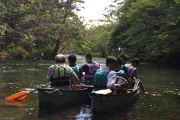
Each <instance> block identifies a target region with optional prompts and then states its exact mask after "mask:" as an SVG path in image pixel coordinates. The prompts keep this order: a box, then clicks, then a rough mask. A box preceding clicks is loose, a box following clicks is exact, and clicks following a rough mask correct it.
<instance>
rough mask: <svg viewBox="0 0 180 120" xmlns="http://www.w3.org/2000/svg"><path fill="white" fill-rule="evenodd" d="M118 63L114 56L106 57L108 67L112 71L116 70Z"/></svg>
mask: <svg viewBox="0 0 180 120" xmlns="http://www.w3.org/2000/svg"><path fill="white" fill-rule="evenodd" d="M117 62H118V60H117V58H116V57H114V56H107V57H106V66H107V67H108V68H110V69H112V70H115V69H116V65H117Z"/></svg>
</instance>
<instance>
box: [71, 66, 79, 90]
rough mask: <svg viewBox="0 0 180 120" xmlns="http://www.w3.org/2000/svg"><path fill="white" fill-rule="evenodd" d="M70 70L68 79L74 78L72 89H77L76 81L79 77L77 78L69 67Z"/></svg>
mask: <svg viewBox="0 0 180 120" xmlns="http://www.w3.org/2000/svg"><path fill="white" fill-rule="evenodd" d="M70 71H71V77H70V79H71V80H74V84H73V85H72V89H73V90H77V83H78V81H79V78H78V76H77V75H76V73H75V72H74V71H73V69H72V68H70Z"/></svg>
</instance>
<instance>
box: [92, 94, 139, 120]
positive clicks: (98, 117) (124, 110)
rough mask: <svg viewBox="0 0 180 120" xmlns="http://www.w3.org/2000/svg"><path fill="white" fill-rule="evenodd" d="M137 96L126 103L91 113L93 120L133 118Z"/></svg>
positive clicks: (128, 119) (127, 119)
mask: <svg viewBox="0 0 180 120" xmlns="http://www.w3.org/2000/svg"><path fill="white" fill-rule="evenodd" d="M138 99H139V96H138V97H137V98H136V99H134V100H133V101H131V103H129V104H128V105H125V106H123V107H120V108H117V109H113V110H110V111H106V112H98V113H93V118H92V119H93V120H110V119H112V120H135V119H136V116H135V112H134V110H135V106H136V102H137V101H138Z"/></svg>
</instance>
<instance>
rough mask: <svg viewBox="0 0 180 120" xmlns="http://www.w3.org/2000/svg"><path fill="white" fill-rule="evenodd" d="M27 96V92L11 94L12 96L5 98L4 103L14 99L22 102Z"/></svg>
mask: <svg viewBox="0 0 180 120" xmlns="http://www.w3.org/2000/svg"><path fill="white" fill-rule="evenodd" d="M27 94H29V92H18V93H16V94H13V95H11V96H9V97H6V98H5V99H4V100H5V101H9V100H14V99H17V100H23V99H25V97H26V96H27Z"/></svg>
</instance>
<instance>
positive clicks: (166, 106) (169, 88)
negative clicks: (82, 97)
mask: <svg viewBox="0 0 180 120" xmlns="http://www.w3.org/2000/svg"><path fill="white" fill-rule="evenodd" d="M93 60H94V61H95V62H99V63H100V64H101V67H103V66H105V59H104V58H95V57H94V58H93ZM52 64H54V61H34V62H33V61H28V62H27V61H12V60H11V61H8V60H6V61H0V85H1V86H0V91H1V92H0V111H1V112H0V116H1V118H0V119H16V120H85V119H88V120H90V119H91V120H92V119H93V120H106V119H107V120H110V119H112V120H119V119H121V120H144V119H150V120H154V119H156V120H157V119H158V120H172V119H173V120H180V116H179V113H180V107H179V106H180V82H179V78H180V70H179V68H178V69H174V68H169V67H167V66H158V65H151V64H143V65H141V66H140V67H139V68H138V69H139V75H140V78H141V80H142V82H143V85H144V87H145V88H146V90H147V92H148V94H145V95H144V96H142V94H140V98H139V99H138V101H137V102H136V104H134V105H133V106H127V108H120V109H118V110H113V111H110V112H108V113H103V114H93V115H92V111H91V109H90V107H89V106H86V105H77V106H73V107H71V108H62V107H58V108H51V109H47V110H43V109H39V106H38V105H39V103H38V94H36V93H32V94H29V95H28V96H27V98H26V102H25V101H23V102H22V101H10V102H9V103H5V102H4V101H3V99H4V98H5V97H7V96H9V95H12V94H14V93H17V92H19V91H22V90H23V91H32V90H33V89H32V88H37V85H40V84H48V81H47V80H46V74H47V70H48V67H49V66H50V65H52ZM77 64H78V65H79V66H82V65H83V64H85V59H84V56H77Z"/></svg>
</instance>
